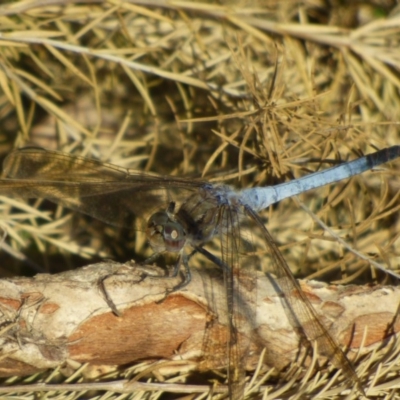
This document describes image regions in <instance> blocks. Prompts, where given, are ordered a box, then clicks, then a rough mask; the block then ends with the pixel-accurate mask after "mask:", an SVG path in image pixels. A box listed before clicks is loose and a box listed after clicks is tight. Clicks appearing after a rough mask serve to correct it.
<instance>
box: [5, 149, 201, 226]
mask: <svg viewBox="0 0 400 400" xmlns="http://www.w3.org/2000/svg"><path fill="white" fill-rule="evenodd" d="M203 185H204V182H200V181H194V180H185V179H180V178H174V177H163V176H161V177H158V176H151V175H145V174H140V173H131V172H130V171H129V170H127V169H124V168H120V167H117V166H115V165H111V164H107V163H102V162H100V161H97V160H92V159H87V158H83V157H76V156H72V155H70V154H66V153H61V152H56V151H49V150H45V149H41V148H32V147H30V148H29V147H28V148H22V149H19V150H16V151H14V152H12V153H10V154H9V155H8V156H7V158H6V159H5V160H4V163H3V177H2V179H1V180H0V194H1V195H8V196H17V197H24V198H46V199H48V200H51V201H54V202H55V203H59V204H61V205H64V206H66V207H68V208H72V209H74V210H77V211H80V212H83V213H85V214H88V215H91V216H93V217H95V218H97V219H99V220H102V221H104V222H106V223H109V224H112V225H118V226H127V227H132V226H131V225H130V224H129V222H127V221H130V220H131V219H130V218H129V217H132V216H139V217H141V218H143V217H144V218H146V217H148V216H149V215H150V214H151V213H152V212H153V211H154V210H156V209H165V208H166V206H167V204H168V203H169V202H171V201H176V202H179V199H182V198H185V197H187V196H188V195H189V194H190V193H192V192H193V191H195V190H196V189H198V188H199V187H201V186H203Z"/></svg>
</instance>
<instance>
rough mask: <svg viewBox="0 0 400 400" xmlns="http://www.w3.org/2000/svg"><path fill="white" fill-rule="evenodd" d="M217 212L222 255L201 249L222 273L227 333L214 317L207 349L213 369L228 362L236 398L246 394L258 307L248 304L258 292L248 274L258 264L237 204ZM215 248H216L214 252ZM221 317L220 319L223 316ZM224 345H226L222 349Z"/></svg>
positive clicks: (230, 390)
mask: <svg viewBox="0 0 400 400" xmlns="http://www.w3.org/2000/svg"><path fill="white" fill-rule="evenodd" d="M215 214H216V215H215V219H216V220H217V227H218V228H217V229H218V232H219V235H218V239H219V240H218V241H217V242H218V243H219V247H218V251H219V256H218V257H214V258H212V257H211V256H210V253H208V254H207V251H204V250H201V249H200V250H199V251H200V252H202V253H203V254H204V255H206V257H208V258H209V259H210V260H211V261H213V262H214V264H216V265H217V266H218V267H219V268H220V269H221V270H222V272H223V278H224V287H225V293H224V302H225V306H224V307H223V310H225V314H226V315H224V316H223V318H222V319H223V320H224V323H225V324H226V325H227V328H228V329H227V334H226V335H224V334H223V333H222V334H221V331H220V328H219V327H218V324H216V323H215V324H213V322H214V320H213V321H211V323H210V324H209V327H208V329H209V331H208V332H207V336H206V346H205V349H204V350H205V357H206V359H207V361H208V365H209V366H210V365H211V366H213V368H219V367H221V366H222V365H225V363H226V360H227V361H228V368H227V372H228V385H229V398H230V399H234V400H237V399H242V398H243V396H244V388H245V364H246V361H247V359H248V358H249V353H250V350H249V349H250V345H251V336H252V331H253V324H252V322H253V321H254V315H255V310H254V309H251V308H250V307H249V304H254V301H251V299H249V298H248V297H249V296H254V297H255V296H256V295H257V294H256V291H255V288H256V285H254V276H253V275H251V274H250V273H249V268H251V267H253V266H254V265H255V262H254V260H252V258H254V257H252V256H249V254H252V253H253V250H254V249H253V246H252V241H251V240H250V238H249V237H247V236H246V235H245V232H244V231H243V230H242V228H241V225H240V221H241V220H242V213H241V210H240V209H238V208H237V207H235V206H228V205H220V207H218V208H216V209H215ZM215 244H216V243H215V242H214V245H215ZM209 247H211V246H209ZM216 251H217V250H216V249H215V248H214V252H216ZM215 254H218V253H215ZM249 285H252V289H253V290H251V289H250V290H249ZM244 288H246V289H245V290H244ZM245 296H246V298H245ZM210 304H215V302H210ZM215 312H218V310H215ZM218 317H219V319H220V320H221V315H219V316H218ZM222 346H225V348H221V347H222ZM213 360H214V363H213ZM224 361H225V363H224Z"/></svg>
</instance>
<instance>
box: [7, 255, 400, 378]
mask: <svg viewBox="0 0 400 400" xmlns="http://www.w3.org/2000/svg"><path fill="white" fill-rule="evenodd" d="M159 274H160V270H159V269H158V268H157V267H142V266H138V265H135V264H129V263H126V264H117V263H110V262H103V263H99V264H94V265H90V266H88V267H85V268H82V269H79V270H75V271H69V272H65V273H61V274H57V275H47V274H40V275H37V276H35V277H34V278H12V279H3V280H1V281H0V293H1V297H0V311H1V316H2V319H1V321H0V324H1V325H0V326H1V335H0V346H1V349H2V357H1V360H0V376H14V375H19V376H22V375H27V374H32V373H35V372H38V371H41V370H44V369H48V368H56V367H59V366H61V365H63V364H64V363H66V362H67V361H71V360H72V361H77V362H80V363H89V364H90V365H93V366H104V365H114V366H115V365H116V366H121V365H125V364H131V363H134V362H138V361H141V360H157V359H174V360H195V361H196V360H200V359H201V355H202V350H204V349H206V351H210V349H211V348H212V345H213V340H212V339H211V338H210V336H207V335H208V334H207V333H206V332H205V329H206V327H208V326H209V325H210V321H211V320H213V319H214V320H215V318H216V317H215V314H216V313H217V314H218V315H219V317H218V320H217V321H218V332H219V335H220V338H224V337H225V338H226V318H225V317H226V307H225V301H224V288H223V283H222V281H221V279H220V278H219V277H218V276H217V275H215V274H212V273H211V272H208V271H207V270H204V271H200V272H199V271H196V270H193V271H192V275H193V277H192V281H191V283H190V284H189V285H188V286H186V287H185V288H183V289H182V290H180V291H177V292H173V293H169V290H171V289H172V288H173V287H174V286H176V285H177V284H178V283H179V281H180V278H179V277H178V278H169V279H159V278H155V277H152V276H150V275H159ZM102 287H104V289H105V290H104V291H103V290H102ZM302 287H303V290H304V291H305V292H306V294H307V296H308V297H309V299H310V301H311V303H312V304H313V306H314V307H315V309H316V310H317V312H318V313H319V314H320V315H321V316H322V318H323V320H324V322H325V323H326V324H327V325H328V326H329V329H330V332H331V334H332V335H333V336H334V337H335V338H336V339H337V341H338V342H339V344H340V345H342V346H343V347H347V348H348V349H349V350H350V352H349V353H350V357H351V353H353V354H356V353H357V352H358V350H359V348H360V346H362V352H363V353H365V352H368V351H370V350H371V349H373V348H375V347H376V346H379V345H382V343H384V341H385V340H388V339H389V338H390V337H392V336H393V335H395V334H396V333H397V332H398V331H399V330H400V322H399V320H398V318H396V315H397V311H398V310H397V308H398V304H399V303H400V290H399V289H398V288H396V287H389V286H385V287H384V286H375V287H370V286H354V285H351V286H329V285H326V284H323V283H319V282H316V281H310V282H302ZM243 291H244V293H245V296H244V297H245V298H246V302H247V305H246V306H247V307H248V309H252V310H256V315H255V320H254V321H251V329H252V332H254V331H256V332H257V337H258V339H257V340H256V343H252V346H251V351H250V352H249V354H248V357H247V359H246V363H247V368H249V369H250V368H253V367H254V365H255V362H257V360H258V356H259V353H260V348H261V347H264V346H266V347H267V348H268V349H269V352H268V354H269V355H270V357H269V358H268V359H267V360H266V361H267V363H268V364H269V365H270V366H275V367H276V368H278V369H280V368H283V367H285V366H286V365H287V364H288V363H290V362H292V361H293V360H294V359H295V358H296V356H298V350H299V338H298V336H297V335H296V333H295V332H294V330H293V327H292V326H291V325H290V323H289V322H288V320H287V318H286V315H285V311H284V309H283V307H282V305H281V300H280V297H279V296H278V295H277V294H276V292H275V290H274V289H273V287H272V285H271V282H270V280H269V279H267V278H266V277H265V276H261V275H259V276H255V277H253V278H252V281H251V282H250V281H249V283H248V285H245V287H244V288H243ZM246 292H247V293H246ZM106 297H108V298H109V304H111V303H113V304H114V305H115V306H116V309H117V310H118V312H119V313H120V316H116V315H115V313H113V311H112V310H111V309H110V306H109V304H107V301H106ZM224 313H225V314H224ZM214 332H215V326H214ZM253 336H254V335H251V337H253ZM260 338H261V340H260ZM222 341H223V339H222ZM225 347H226V346H225ZM217 353H218V352H217V351H216V350H215V351H214V354H213V355H216V354H217ZM271 356H272V357H271ZM222 358H224V357H222ZM224 362H226V358H225V359H223V360H222V361H220V363H224ZM202 366H203V368H207V363H204V362H203V364H202ZM213 366H214V367H215V364H213ZM220 366H221V367H222V366H223V365H220Z"/></svg>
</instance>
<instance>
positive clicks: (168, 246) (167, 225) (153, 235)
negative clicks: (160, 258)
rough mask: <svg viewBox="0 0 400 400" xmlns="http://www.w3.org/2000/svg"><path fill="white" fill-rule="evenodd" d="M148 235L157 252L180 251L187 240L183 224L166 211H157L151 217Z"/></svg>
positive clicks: (147, 230)
mask: <svg viewBox="0 0 400 400" xmlns="http://www.w3.org/2000/svg"><path fill="white" fill-rule="evenodd" d="M146 235H147V238H148V239H149V243H150V246H151V247H152V249H153V251H154V252H155V253H162V252H164V251H168V252H171V253H178V252H180V251H181V249H182V248H183V246H184V245H185V242H186V234H185V232H184V230H183V227H182V225H181V224H179V223H178V222H176V221H173V220H172V219H171V218H170V217H169V215H168V213H167V212H165V211H159V212H156V213H155V214H153V215H152V216H151V217H150V218H149V220H148V222H147V228H146Z"/></svg>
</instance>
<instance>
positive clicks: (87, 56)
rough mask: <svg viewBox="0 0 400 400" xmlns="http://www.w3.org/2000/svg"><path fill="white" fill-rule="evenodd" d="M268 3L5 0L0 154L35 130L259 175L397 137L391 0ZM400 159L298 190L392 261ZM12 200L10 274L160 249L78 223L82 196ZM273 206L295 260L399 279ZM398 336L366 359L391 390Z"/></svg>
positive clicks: (193, 165) (214, 171) (153, 166)
mask: <svg viewBox="0 0 400 400" xmlns="http://www.w3.org/2000/svg"><path fill="white" fill-rule="evenodd" d="M254 4H255V3H253V2H245V1H239V2H238V3H237V4H232V2H230V3H229V4H226V5H218V6H217V5H212V2H209V4H208V3H206V2H204V3H200V2H189V1H188V2H182V1H179V2H178V1H176V2H174V1H168V2H167V1H146V2H141V1H134V0H131V1H128V0H118V1H117V0H109V1H104V2H103V1H79V2H78V1H70V0H48V1H45V0H25V1H13V2H8V3H6V4H3V5H1V6H0V27H1V32H0V88H1V89H0V121H1V127H2V129H1V131H0V135H1V136H0V151H1V154H4V155H5V154H6V153H7V152H8V151H10V150H11V149H12V148H14V147H19V146H23V145H27V144H35V145H39V146H43V147H46V148H53V149H58V150H62V151H66V152H72V153H74V154H81V155H85V156H91V157H96V158H100V159H101V160H104V161H109V162H111V163H115V164H117V165H121V166H125V167H130V168H135V169H141V170H147V171H153V172H157V173H161V174H172V175H186V176H193V177H198V176H203V177H205V178H206V179H210V180H212V181H223V182H227V183H230V184H232V185H235V186H237V187H250V186H259V185H271V184H275V183H278V182H282V181H285V180H289V179H292V178H293V177H299V176H302V175H305V174H307V173H309V172H311V171H314V170H317V169H323V168H327V167H329V166H331V165H332V164H333V163H335V162H336V161H337V160H348V159H354V158H356V157H358V156H360V155H362V154H366V153H370V152H372V151H373V150H374V149H378V148H383V147H386V146H388V145H394V144H398V143H399V120H398V115H399V109H400V97H399V90H400V79H399V71H400V49H399V45H400V10H399V9H398V8H397V10H396V9H395V6H394V2H391V1H386V2H382V3H381V4H380V3H379V2H370V3H368V2H365V3H361V2H359V3H354V4H353V5H351V6H350V5H345V2H344V3H342V2H337V4H336V3H335V2H331V6H330V8H327V7H324V6H323V5H322V4H323V2H321V4H320V3H319V2H313V1H305V2H301V3H300V2H293V1H283V2H281V1H273V0H271V1H265V2H261V1H260V2H258V4H257V6H255V5H254ZM396 165H398V163H397V164H396ZM394 167H395V165H394V164H393V166H390V165H386V166H384V167H382V168H380V169H379V170H378V171H375V172H373V173H366V174H363V175H362V176H358V177H355V178H353V179H351V181H350V182H342V183H340V184H337V185H334V186H331V187H327V188H322V189H319V190H318V191H314V192H312V193H307V194H304V195H302V196H301V200H302V202H304V203H305V204H307V206H308V207H309V208H310V209H311V210H312V211H313V212H315V213H316V214H317V215H318V216H319V218H321V219H322V220H323V221H324V222H325V223H326V224H327V225H328V226H329V227H330V228H331V229H332V230H333V231H334V232H335V234H336V235H338V236H340V237H341V238H344V239H345V240H346V241H347V243H349V244H350V245H351V246H352V247H353V248H355V249H357V251H359V252H361V253H362V254H364V255H365V256H366V258H367V259H371V260H374V261H377V262H380V263H381V264H382V265H384V266H385V268H388V269H391V270H394V271H396V270H397V268H398V265H399V257H400V251H399V250H400V247H399V244H398V240H397V238H398V235H399V234H400V225H399V220H398V218H397V211H398V189H399V186H400V176H399V173H398V172H397V170H396V169H395V168H394ZM1 200H2V201H1V203H0V207H1V215H2V218H1V227H2V229H3V230H4V231H5V232H7V238H6V239H5V242H4V244H3V255H2V256H1V257H2V261H3V262H2V265H3V268H2V269H3V273H4V274H15V273H27V272H29V271H27V270H26V267H24V266H23V265H26V264H21V262H20V261H14V260H15V259H18V258H19V259H21V258H23V259H24V258H26V257H28V258H29V260H30V262H31V264H30V265H31V267H32V268H33V270H34V271H35V268H39V266H38V264H39V265H40V267H42V268H43V267H44V268H45V269H47V270H50V271H52V272H54V271H58V270H60V269H64V268H72V267H76V266H78V265H82V263H83V262H82V261H81V260H79V259H78V258H76V257H75V256H74V257H72V256H71V254H73V255H79V256H80V257H85V258H90V257H93V256H94V255H97V256H99V257H115V258H117V259H119V260H124V259H125V260H126V259H128V258H131V257H132V253H131V251H132V248H133V247H134V249H135V252H136V253H135V254H136V255H137V257H145V256H146V255H148V253H146V250H145V247H146V246H144V244H145V239H144V238H143V237H142V236H140V235H138V237H137V238H136V239H137V240H136V242H135V243H133V242H130V241H127V242H126V243H122V240H121V237H120V236H119V233H118V232H115V231H113V230H111V229H110V228H104V227H103V228H102V229H98V227H97V226H94V227H92V229H90V227H91V225H93V223H90V224H88V223H87V222H86V221H85V220H81V221H79V223H78V222H76V221H75V220H74V219H73V218H72V217H71V215H70V214H69V213H68V211H65V210H62V209H58V208H57V209H54V208H53V209H51V208H49V207H48V205H46V207H47V208H46V207H45V208H44V210H47V211H38V210H43V208H38V206H39V205H40V202H35V203H30V205H29V206H28V205H26V203H22V202H18V201H16V200H10V199H1ZM265 216H266V217H268V227H269V229H270V231H271V233H272V234H273V236H274V237H275V238H276V240H277V242H278V243H279V244H280V245H281V250H282V252H283V254H284V256H285V258H286V260H287V261H288V264H289V265H290V266H291V267H292V268H293V272H294V273H295V274H296V275H298V276H301V277H305V276H308V277H312V278H316V277H318V279H325V280H329V281H333V280H335V281H341V282H346V283H347V282H383V283H385V282H387V279H386V277H385V276H384V275H383V274H381V273H376V272H375V271H374V270H372V269H371V266H370V263H369V262H368V260H365V259H361V258H359V257H358V256H357V255H356V254H354V253H353V252H351V251H348V250H347V249H345V248H343V246H341V245H340V243H338V241H337V240H336V239H335V237H332V236H330V235H328V234H326V233H324V232H323V230H322V229H321V228H320V227H319V226H318V225H316V224H315V223H314V222H313V220H312V219H311V218H309V217H308V216H306V214H305V213H304V211H303V210H301V208H299V207H298V205H297V204H296V202H294V201H292V200H286V201H283V202H281V204H279V205H277V206H274V207H273V208H272V207H271V208H270V209H269V210H267V211H266V212H265ZM85 224H86V225H85ZM72 229H73V232H74V234H73V235H72V238H71V234H70V233H71V230H72ZM99 231H101V234H99ZM110 237H111V238H114V244H112V245H110V244H109V243H110ZM117 239H118V240H117ZM111 242H112V241H111ZM116 242H117V243H116ZM106 244H107V245H106ZM99 249H101V250H102V252H101V253H100V252H99V251H100V250H99ZM6 253H8V254H10V255H11V257H9V256H7V255H6ZM59 254H63V255H64V258H63V259H62V261H61V262H60V260H59V259H58V258H57V255H59ZM135 257H136V256H135ZM86 262H87V261H86ZM32 263H33V264H32ZM56 264H59V266H57V267H55V265H56ZM6 265H9V266H10V267H9V268H8V269H7V268H6V267H5V266H6ZM10 269H12V270H10ZM398 349H399V347H398V346H397V347H396V350H393V349H390V350H391V356H390V355H389V353H388V352H387V351H388V349H382V350H381V352H377V353H373V354H371V355H370V357H369V358H368V357H367V359H365V360H363V363H361V364H360V365H359V366H358V368H359V370H360V371H364V370H365V369H366V368H367V369H368V368H371V370H373V371H376V368H377V367H376V366H377V365H379V363H382V364H381V367H380V369H379V373H380V374H381V375H380V376H379V379H378V380H377V381H376V382H375V381H374V379H376V376H375V375H371V376H370V380H369V382H370V383H371V385H372V386H375V387H376V386H378V387H379V388H380V391H379V394H380V395H382V397H381V398H394V397H393V396H395V393H396V390H397V389H396V388H397V387H398V385H399V384H398V382H397V381H396V380H395V379H394V378H395V377H396V376H397V375H398V371H397V369H398V366H399V362H398V358H397V354H398ZM381 353H382V354H386V357H387V358H385V356H384V355H382V354H381ZM393 354H396V356H394V355H393ZM390 357H391V358H390ZM364 374H365V372H364ZM331 378H332V376H330V377H326V376H323V377H321V376H317V377H311V378H310V379H309V381H308V382H305V381H303V382H301V383H299V382H290V385H291V386H287V384H286V383H285V386H282V387H281V386H280V385H270V386H269V392H268V393H269V394H268V396H269V397H268V396H267V397H266V398H276V397H277V396H278V395H279V396H280V397H281V398H289V397H290V396H292V397H291V398H297V397H296V394H295V393H296V391H297V393H299V392H298V391H299V390H300V389H299V388H300V387H302V389H301V390H302V392H301V393H303V394H304V393H307V391H308V390H312V388H314V386H318V385H321V384H320V383H319V384H317V383H316V381H315V380H318V379H321V382H323V383H324V385H327V382H328V381H329V379H331ZM40 379H46V378H43V377H40ZM392 380H393V382H392ZM301 385H302V386H301ZM340 385H344V384H343V383H342V384H339V383H337V382H333V383H332V386H331V387H329V386H326V388H327V391H328V392H327V393H325V394H324V395H323V397H324V398H339V394H340V389H342V387H341V386H340ZM372 386H371V387H372ZM320 387H321V386H320ZM282 388H283V389H282ZM110 390H112V388H110ZM281 390H282V393H281V394H278V392H279V391H281ZM373 390H374V391H373V392H371V393H372V397H373V396H377V395H378V392H377V391H376V390H375V389H373ZM303 391H304V392H303ZM79 396H80V394H79V392H76V393H75V394H73V395H71V398H74V397H75V398H77V397H79ZM143 396H145V395H143ZM385 396H386V397H385ZM26 397H29V396H28V395H27V396H26ZM49 397H52V398H56V395H54V396H53V395H51V396H50V395H49ZM114 397H115V398H117V397H118V394H115V395H112V394H109V395H108V397H107V398H114ZM122 397H129V396H128V395H121V398H122ZM155 397H157V396H155ZM135 398H137V397H135ZM143 398H144V397H143ZM146 398H147V397H146ZM151 398H153V397H151Z"/></svg>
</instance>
